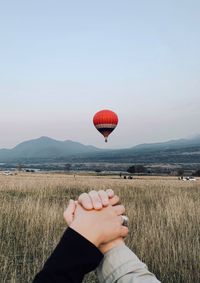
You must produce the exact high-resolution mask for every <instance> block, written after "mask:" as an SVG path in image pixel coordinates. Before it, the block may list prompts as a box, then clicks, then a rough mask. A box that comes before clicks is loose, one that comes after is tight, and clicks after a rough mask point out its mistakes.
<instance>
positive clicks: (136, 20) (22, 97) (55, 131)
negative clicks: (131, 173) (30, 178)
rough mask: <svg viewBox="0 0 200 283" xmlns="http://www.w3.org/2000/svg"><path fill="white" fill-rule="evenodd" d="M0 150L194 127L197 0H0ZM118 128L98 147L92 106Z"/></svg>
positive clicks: (199, 54)
mask: <svg viewBox="0 0 200 283" xmlns="http://www.w3.org/2000/svg"><path fill="white" fill-rule="evenodd" d="M0 41H1V42H0V148H3V147H6V148H11V147H13V146H15V145H16V144H18V143H20V142H22V141H24V140H29V139H32V138H38V137H40V136H49V137H52V138H55V139H59V140H67V139H70V140H73V141H79V142H81V143H84V144H92V145H95V146H98V147H102V148H122V147H131V146H134V145H136V144H139V143H146V142H157V141H166V140H170V139H176V138H183V137H190V136H193V135H196V134H199V133H200V122H199V121H200V110H199V108H200V1H199V0H187V1H184V0H176V1H174V0H167V1H160V0H157V1H156V0H152V1H149V0H140V1H139V0H138V1H134V0H129V1H126V0H123V1H121V0H120V1H119V0H101V1H94V0H91V1H88V0H84V1H82V0H77V1H67V0H54V1H52V0H30V1H27V0H26V1H25V0H24V1H22V0H18V1H15V0H10V1H9V0H8V1H0ZM104 108H106V109H111V110H113V111H115V112H116V113H117V114H118V116H119V125H118V127H117V128H116V130H115V132H113V134H112V135H111V136H110V138H109V143H108V144H105V143H104V140H103V138H102V136H101V135H100V134H99V133H98V132H97V131H96V130H95V128H94V126H93V123H92V117H93V115H94V114H95V112H96V111H98V110H101V109H104Z"/></svg>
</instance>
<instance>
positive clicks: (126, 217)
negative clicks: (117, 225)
mask: <svg viewBox="0 0 200 283" xmlns="http://www.w3.org/2000/svg"><path fill="white" fill-rule="evenodd" d="M121 217H122V225H123V226H126V227H127V226H128V222H129V219H128V216H126V215H121Z"/></svg>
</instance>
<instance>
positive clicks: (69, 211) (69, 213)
mask: <svg viewBox="0 0 200 283" xmlns="http://www.w3.org/2000/svg"><path fill="white" fill-rule="evenodd" d="M75 209H76V203H75V201H74V200H73V199H70V201H69V204H68V207H67V208H66V210H65V211H64V213H63V216H64V219H65V221H66V222H67V225H70V224H71V223H72V222H73V220H74V212H75Z"/></svg>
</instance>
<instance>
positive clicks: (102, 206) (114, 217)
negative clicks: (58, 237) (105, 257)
mask: <svg viewBox="0 0 200 283" xmlns="http://www.w3.org/2000/svg"><path fill="white" fill-rule="evenodd" d="M118 203H119V197H118V196H116V195H115V194H114V192H113V191H112V190H110V189H109V190H107V191H103V190H101V191H99V192H96V191H91V192H89V193H88V194H87V193H83V194H81V195H80V196H79V198H78V201H74V200H70V202H69V205H68V207H67V209H66V210H65V212H64V219H65V221H66V222H67V224H68V225H69V227H70V228H72V229H73V230H75V231H76V232H78V233H79V234H81V235H82V236H83V237H85V238H86V239H87V240H89V241H90V242H91V243H93V244H94V245H95V246H96V247H97V248H99V249H100V251H101V252H102V253H105V252H107V251H108V250H110V249H111V248H113V247H115V246H117V245H121V244H123V243H124V242H123V238H124V237H126V236H127V234H128V228H127V227H125V226H123V225H122V216H121V215H122V214H124V213H125V208H124V206H123V205H119V204H118Z"/></svg>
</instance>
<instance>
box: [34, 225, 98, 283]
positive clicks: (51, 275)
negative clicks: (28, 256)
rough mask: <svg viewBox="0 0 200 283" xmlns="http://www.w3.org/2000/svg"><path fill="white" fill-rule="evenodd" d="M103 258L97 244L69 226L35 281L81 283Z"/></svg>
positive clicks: (43, 282)
mask: <svg viewBox="0 0 200 283" xmlns="http://www.w3.org/2000/svg"><path fill="white" fill-rule="evenodd" d="M102 258H103V255H102V254H101V252H100V251H99V250H98V249H97V248H96V246H94V245H93V244H92V243H91V242H89V241H88V240H87V239H85V238H84V237H83V236H81V235H80V234H79V233H77V232H76V231H74V230H73V229H71V228H68V229H67V230H66V231H65V233H64V235H63V236H62V238H61V240H60V242H59V243H58V245H57V246H56V248H55V250H54V251H53V253H52V254H51V256H50V257H49V258H48V259H47V261H46V263H45V264H44V267H43V268H42V270H41V271H40V272H39V273H38V274H37V275H36V276H35V279H34V280H33V283H80V282H82V280H83V277H84V275H85V274H86V273H88V272H90V271H92V270H94V269H95V268H96V267H97V266H98V265H99V263H100V261H101V260H102Z"/></svg>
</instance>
